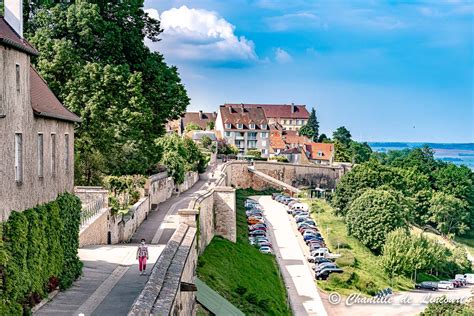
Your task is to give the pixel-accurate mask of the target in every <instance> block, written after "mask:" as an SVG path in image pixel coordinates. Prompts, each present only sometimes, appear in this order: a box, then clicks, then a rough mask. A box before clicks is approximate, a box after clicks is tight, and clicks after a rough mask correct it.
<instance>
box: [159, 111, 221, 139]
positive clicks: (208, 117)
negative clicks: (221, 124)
mask: <svg viewBox="0 0 474 316" xmlns="http://www.w3.org/2000/svg"><path fill="white" fill-rule="evenodd" d="M216 118H217V113H216V112H212V113H209V112H203V111H199V112H186V113H184V115H183V116H182V117H180V118H179V119H177V120H174V121H170V122H168V123H167V124H166V131H167V132H168V133H170V132H174V133H178V135H183V134H184V132H185V130H186V126H187V125H188V124H193V125H197V126H199V128H200V129H201V130H203V131H204V130H213V129H214V125H215V122H216Z"/></svg>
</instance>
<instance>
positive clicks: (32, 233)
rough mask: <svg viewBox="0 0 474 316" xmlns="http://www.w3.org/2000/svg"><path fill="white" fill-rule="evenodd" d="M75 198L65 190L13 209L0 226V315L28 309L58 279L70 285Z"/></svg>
mask: <svg viewBox="0 0 474 316" xmlns="http://www.w3.org/2000/svg"><path fill="white" fill-rule="evenodd" d="M80 214H81V202H80V200H79V199H78V198H77V197H76V196H74V195H72V194H69V193H65V194H62V195H60V196H59V197H58V198H57V199H56V200H55V201H52V202H50V203H47V204H44V205H40V206H37V207H35V208H31V209H28V210H26V211H24V212H16V211H13V212H12V213H11V215H10V217H9V218H8V221H6V222H4V223H2V225H1V226H0V235H1V237H2V238H0V277H1V284H0V315H21V314H23V313H28V312H29V310H30V308H31V307H32V306H34V305H35V304H37V303H38V302H39V301H40V300H41V299H42V298H44V297H46V296H47V294H48V292H50V291H52V290H54V289H55V288H56V287H57V286H58V285H59V287H60V288H61V289H65V288H67V287H69V286H71V284H72V282H73V281H74V280H75V279H76V278H77V277H79V276H80V274H81V272H82V262H81V261H80V260H79V257H78V255H77V249H78V248H79V225H80Z"/></svg>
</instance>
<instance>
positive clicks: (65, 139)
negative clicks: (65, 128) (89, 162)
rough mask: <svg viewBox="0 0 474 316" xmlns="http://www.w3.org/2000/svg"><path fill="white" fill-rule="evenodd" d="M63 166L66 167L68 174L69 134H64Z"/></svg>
mask: <svg viewBox="0 0 474 316" xmlns="http://www.w3.org/2000/svg"><path fill="white" fill-rule="evenodd" d="M64 150H65V151H66V152H65V156H64V164H65V166H66V172H69V134H64Z"/></svg>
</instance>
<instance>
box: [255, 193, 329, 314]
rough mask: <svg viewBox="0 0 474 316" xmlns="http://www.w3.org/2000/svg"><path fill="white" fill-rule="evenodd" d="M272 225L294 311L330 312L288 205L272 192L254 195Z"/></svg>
mask: <svg viewBox="0 0 474 316" xmlns="http://www.w3.org/2000/svg"><path fill="white" fill-rule="evenodd" d="M252 198H253V199H255V200H257V201H258V202H259V203H260V205H262V207H263V209H264V215H265V219H266V220H267V222H268V223H269V224H270V225H271V229H270V237H271V239H272V244H273V249H274V251H275V255H276V257H277V261H278V265H279V266H280V271H281V273H282V275H283V279H284V281H285V285H286V287H287V291H288V296H289V299H290V302H291V307H292V310H293V313H294V315H324V316H325V315H327V313H326V310H325V307H324V305H323V302H322V300H321V297H320V296H319V292H318V289H317V287H316V283H315V281H314V277H313V272H312V271H311V268H310V266H309V265H308V264H306V258H305V256H304V253H303V250H302V248H301V247H300V245H299V243H298V240H297V238H296V237H295V231H294V230H293V228H292V226H291V223H290V219H289V218H288V215H287V213H286V209H285V207H284V206H283V205H282V204H281V203H278V202H276V201H274V200H272V198H271V197H270V196H255V197H252Z"/></svg>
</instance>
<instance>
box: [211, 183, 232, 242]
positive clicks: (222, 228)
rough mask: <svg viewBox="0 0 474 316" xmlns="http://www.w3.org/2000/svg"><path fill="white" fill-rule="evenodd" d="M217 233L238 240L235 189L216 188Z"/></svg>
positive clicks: (215, 212)
mask: <svg viewBox="0 0 474 316" xmlns="http://www.w3.org/2000/svg"><path fill="white" fill-rule="evenodd" d="M214 214H215V234H216V235H218V236H222V237H224V238H226V239H228V240H230V241H232V242H236V241H237V227H236V205H235V189H233V188H231V187H216V188H215V189H214Z"/></svg>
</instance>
